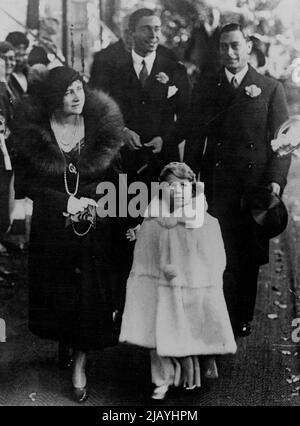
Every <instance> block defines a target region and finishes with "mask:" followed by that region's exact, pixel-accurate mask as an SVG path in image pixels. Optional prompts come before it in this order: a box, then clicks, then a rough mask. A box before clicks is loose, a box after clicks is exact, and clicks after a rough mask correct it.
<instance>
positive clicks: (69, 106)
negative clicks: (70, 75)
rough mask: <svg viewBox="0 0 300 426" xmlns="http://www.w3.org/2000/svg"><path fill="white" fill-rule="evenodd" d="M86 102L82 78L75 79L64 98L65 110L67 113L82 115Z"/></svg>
mask: <svg viewBox="0 0 300 426" xmlns="http://www.w3.org/2000/svg"><path fill="white" fill-rule="evenodd" d="M84 103H85V93H84V89H83V84H82V82H81V81H80V80H77V81H74V83H72V84H71V85H70V86H69V87H68V88H67V90H66V93H65V95H64V98H63V112H64V113H65V114H66V115H74V114H75V115H80V114H81V113H82V110H83V107H84Z"/></svg>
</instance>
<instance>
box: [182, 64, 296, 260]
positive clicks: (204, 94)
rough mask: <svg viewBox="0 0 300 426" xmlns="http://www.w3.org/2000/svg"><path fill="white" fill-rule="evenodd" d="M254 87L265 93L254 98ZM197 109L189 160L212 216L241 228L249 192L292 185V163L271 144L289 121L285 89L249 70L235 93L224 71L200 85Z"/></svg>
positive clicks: (196, 94)
mask: <svg viewBox="0 0 300 426" xmlns="http://www.w3.org/2000/svg"><path fill="white" fill-rule="evenodd" d="M251 85H255V86H257V87H258V88H259V89H261V93H260V94H259V95H258V96H256V97H253V98H251V97H250V96H248V95H247V94H246V92H245V88H246V87H247V86H251ZM192 105H193V106H192V112H191V127H192V134H191V136H190V138H189V140H188V142H187V144H186V149H185V161H186V162H187V163H188V164H189V165H190V166H191V167H192V168H193V169H194V170H195V171H199V170H200V172H201V173H200V174H201V180H202V181H204V182H205V187H206V188H205V191H206V197H207V201H208V206H209V210H210V212H211V213H212V214H213V215H215V216H216V217H218V218H219V220H220V221H221V222H222V223H223V225H224V226H226V227H227V228H231V229H232V230H234V229H239V227H238V223H239V221H240V220H241V214H240V203H241V197H242V196H243V194H244V193H245V192H247V191H249V190H251V189H252V188H253V187H255V186H257V185H267V184H269V183H271V182H277V183H278V184H279V185H280V186H281V189H282V190H283V189H284V187H285V185H286V178H287V174H288V170H289V166H290V161H291V159H290V157H289V156H287V157H284V158H278V157H277V156H276V155H275V154H274V153H273V151H272V149H271V144H270V142H271V140H272V138H273V137H274V134H275V131H276V130H277V129H278V127H279V126H280V125H281V124H282V123H283V122H284V121H285V120H286V119H287V118H288V110H287V103H286V98H285V93H284V90H283V87H282V85H281V84H280V83H278V82H277V81H276V80H274V79H271V78H268V77H265V76H262V75H261V74H259V73H257V72H256V71H255V70H254V68H252V67H251V66H249V71H248V73H247V74H246V76H245V78H244V80H243V81H242V83H241V85H240V87H239V88H238V89H233V88H232V87H231V85H230V84H229V83H228V80H227V78H226V75H225V72H224V70H222V71H221V73H220V74H218V75H217V76H214V77H212V78H211V79H207V80H205V81H200V83H199V85H198V86H197V87H196V88H195V89H194V94H193V101H192ZM222 223H221V225H222ZM224 226H223V228H224ZM241 229H244V228H243V226H242V227H241ZM237 232H239V231H237ZM240 236H241V238H243V237H242V234H240ZM248 237H249V235H247V236H245V240H246V239H247V238H248ZM248 243H250V242H249V241H248ZM264 254H266V253H264Z"/></svg>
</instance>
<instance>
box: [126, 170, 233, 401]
mask: <svg viewBox="0 0 300 426" xmlns="http://www.w3.org/2000/svg"><path fill="white" fill-rule="evenodd" d="M160 181H161V183H163V184H162V187H163V189H162V196H161V197H155V198H153V199H152V201H151V203H150V204H149V206H148V208H147V210H146V212H145V214H144V221H143V223H142V225H141V228H140V230H139V232H138V234H137V242H136V246H135V251H134V261H133V266H132V270H131V273H130V276H129V278H128V282H127V290H126V302H125V309H124V314H123V318H122V326H121V333H120V341H121V342H127V343H131V344H134V345H138V346H142V347H145V348H149V349H150V358H151V375H152V382H153V383H154V385H155V389H154V392H153V394H152V398H153V399H164V397H165V395H166V393H167V391H168V389H169V387H170V386H172V385H174V386H183V387H185V388H186V389H194V388H195V387H200V386H201V371H202V376H204V377H207V378H217V377H218V372H217V366H216V363H215V358H214V356H215V355H220V354H228V353H235V351H236V343H235V340H234V336H233V332H232V328H231V325H230V320H229V316H228V312H227V308H226V304H225V299H224V295H223V289H222V286H223V272H224V269H225V260H226V259H225V251H224V245H223V240H222V236H221V231H220V227H219V223H218V221H217V219H215V218H213V217H212V216H210V215H209V214H208V213H207V212H206V211H205V210H206V206H205V198H204V193H203V184H202V183H200V182H196V177H195V174H194V173H193V172H192V170H191V169H190V168H189V167H188V166H187V165H186V164H184V163H170V164H169V165H167V166H166V167H165V168H164V169H163V171H162V173H161V176H160ZM128 238H129V239H130V238H131V239H132V230H129V232H128Z"/></svg>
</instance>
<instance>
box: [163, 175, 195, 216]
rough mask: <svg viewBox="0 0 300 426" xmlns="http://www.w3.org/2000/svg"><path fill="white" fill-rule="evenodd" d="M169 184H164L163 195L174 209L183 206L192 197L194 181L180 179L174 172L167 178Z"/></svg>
mask: <svg viewBox="0 0 300 426" xmlns="http://www.w3.org/2000/svg"><path fill="white" fill-rule="evenodd" d="M165 183H167V185H164V189H163V197H164V198H165V199H166V201H167V202H169V203H170V205H171V206H174V209H176V208H179V207H183V206H185V205H186V204H188V203H189V202H190V201H191V199H192V182H190V181H189V180H188V179H180V178H178V177H177V176H175V175H173V174H169V175H168V176H167V178H166V182H165Z"/></svg>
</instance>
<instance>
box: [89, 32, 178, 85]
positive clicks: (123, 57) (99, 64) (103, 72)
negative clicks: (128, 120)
mask: <svg viewBox="0 0 300 426" xmlns="http://www.w3.org/2000/svg"><path fill="white" fill-rule="evenodd" d="M157 51H158V53H159V54H160V55H162V56H165V57H166V58H168V59H170V60H172V61H176V62H177V61H178V59H177V57H176V55H175V53H174V52H173V51H172V50H171V49H168V48H167V47H165V46H162V45H159V46H158V48H157ZM127 60H128V50H127V49H126V46H125V43H124V41H123V40H122V39H120V40H118V41H117V42H116V43H113V44H110V45H109V46H108V47H106V48H105V49H103V50H100V51H99V52H97V53H95V55H94V61H93V64H92V67H91V76H90V81H89V85H90V86H91V87H92V88H93V89H98V90H104V91H106V92H108V93H111V91H112V87H113V85H114V69H115V68H116V67H119V66H121V65H122V64H124V63H126V62H127Z"/></svg>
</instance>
